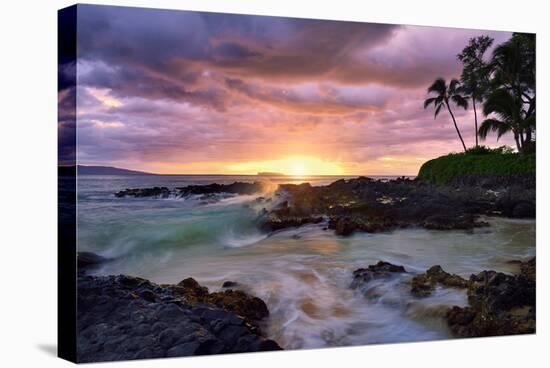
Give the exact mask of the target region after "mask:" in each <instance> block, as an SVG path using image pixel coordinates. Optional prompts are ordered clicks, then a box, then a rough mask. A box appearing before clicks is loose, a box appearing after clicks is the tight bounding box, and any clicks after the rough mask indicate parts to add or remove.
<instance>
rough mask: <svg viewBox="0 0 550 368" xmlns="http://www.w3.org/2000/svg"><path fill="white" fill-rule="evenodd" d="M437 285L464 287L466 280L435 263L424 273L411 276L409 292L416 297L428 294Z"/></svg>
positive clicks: (466, 283) (466, 285) (466, 284)
mask: <svg viewBox="0 0 550 368" xmlns="http://www.w3.org/2000/svg"><path fill="white" fill-rule="evenodd" d="M437 285H443V286H447V287H455V288H466V287H468V281H467V280H465V279H463V278H462V277H460V276H458V275H455V274H450V273H448V272H445V271H443V269H442V268H441V266H439V265H437V266H433V267H431V268H430V269H428V270H427V271H426V273H423V274H420V275H416V276H415V277H413V279H412V282H411V293H413V295H415V296H418V297H425V296H428V295H430V294H431V293H432V291H433V290H434V289H435V287H436V286H437Z"/></svg>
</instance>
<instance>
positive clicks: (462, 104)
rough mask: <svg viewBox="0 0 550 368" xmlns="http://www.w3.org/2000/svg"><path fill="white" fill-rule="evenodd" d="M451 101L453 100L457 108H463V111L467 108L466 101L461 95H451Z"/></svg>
mask: <svg viewBox="0 0 550 368" xmlns="http://www.w3.org/2000/svg"><path fill="white" fill-rule="evenodd" d="M451 100H453V102H454V103H455V104H456V105H457V106H459V107H462V108H464V110H466V109H467V108H468V100H467V99H465V98H464V97H463V96H461V95H452V96H451Z"/></svg>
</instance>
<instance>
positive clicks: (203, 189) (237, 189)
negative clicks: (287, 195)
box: [175, 182, 269, 196]
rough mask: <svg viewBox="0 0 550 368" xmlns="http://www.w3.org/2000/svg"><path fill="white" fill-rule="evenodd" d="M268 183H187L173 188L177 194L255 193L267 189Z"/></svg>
mask: <svg viewBox="0 0 550 368" xmlns="http://www.w3.org/2000/svg"><path fill="white" fill-rule="evenodd" d="M268 186H269V184H267V183H264V182H254V183H243V182H235V183H232V184H217V183H213V184H208V185H188V186H186V187H179V188H175V192H176V193H177V195H178V196H188V195H193V194H195V195H196V194H215V193H229V194H241V195H242V194H255V193H259V192H263V191H265V190H266V189H268Z"/></svg>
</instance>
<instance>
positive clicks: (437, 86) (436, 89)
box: [428, 78, 447, 95]
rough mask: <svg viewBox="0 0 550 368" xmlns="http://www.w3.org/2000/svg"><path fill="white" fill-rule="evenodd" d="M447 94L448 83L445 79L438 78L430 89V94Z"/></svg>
mask: <svg viewBox="0 0 550 368" xmlns="http://www.w3.org/2000/svg"><path fill="white" fill-rule="evenodd" d="M446 92H447V82H445V79H443V78H437V79H436V80H435V81H434V82H433V83H432V85H431V86H429V87H428V93H437V94H438V95H444V94H445V93H446Z"/></svg>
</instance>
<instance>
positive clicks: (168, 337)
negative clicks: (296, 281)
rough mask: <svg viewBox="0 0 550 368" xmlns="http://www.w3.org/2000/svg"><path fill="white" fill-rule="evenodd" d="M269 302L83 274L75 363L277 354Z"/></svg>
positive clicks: (192, 285)
mask: <svg viewBox="0 0 550 368" xmlns="http://www.w3.org/2000/svg"><path fill="white" fill-rule="evenodd" d="M268 314H269V311H268V310H267V307H266V305H265V303H264V302H263V301H262V300H261V299H259V298H255V297H252V296H249V295H247V294H245V293H244V292H242V291H232V290H227V291H225V292H217V293H209V292H208V289H207V288H205V287H202V286H200V285H199V284H198V283H197V282H196V281H195V280H193V279H191V278H189V279H185V280H183V281H182V282H180V283H179V284H177V285H157V284H154V283H152V282H150V281H148V280H145V279H141V278H137V277H130V276H123V275H120V276H83V275H81V276H79V278H78V324H77V326H78V339H77V342H78V362H81V363H82V362H96V361H110V360H126V359H148V358H160V357H171V356H188V355H204V354H219V353H237V352H250V351H265V350H280V349H281V348H280V346H279V345H278V344H277V343H276V342H275V341H273V340H269V339H266V338H265V337H263V336H262V334H261V331H260V328H259V325H258V322H259V321H260V320H262V319H264V318H266V317H267V316H268Z"/></svg>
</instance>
